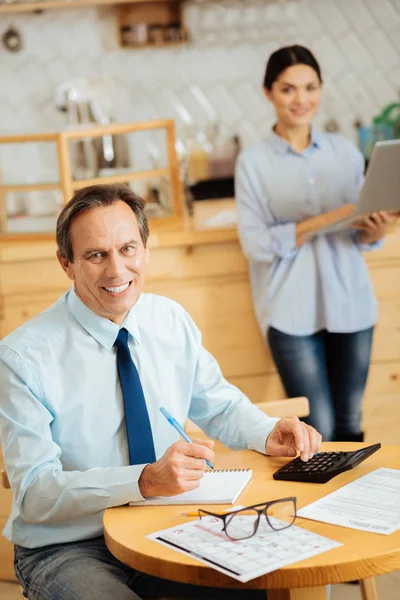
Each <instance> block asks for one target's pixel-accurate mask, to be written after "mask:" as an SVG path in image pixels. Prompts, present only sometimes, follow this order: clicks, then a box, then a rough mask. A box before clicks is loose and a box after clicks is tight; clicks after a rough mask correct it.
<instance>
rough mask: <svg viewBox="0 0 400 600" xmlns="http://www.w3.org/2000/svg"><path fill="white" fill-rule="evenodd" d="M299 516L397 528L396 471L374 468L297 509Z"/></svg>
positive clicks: (377, 529) (373, 529) (373, 528)
mask: <svg viewBox="0 0 400 600" xmlns="http://www.w3.org/2000/svg"><path fill="white" fill-rule="evenodd" d="M297 514H298V516H299V517H305V518H306V519H312V520H314V521H323V522H324V523H332V524H333V525H342V526H343V527H350V528H351V529H359V530H361V531H369V532H370V533H382V534H385V535H389V534H391V533H393V532H394V531H397V529H400V471H398V470H396V469H385V468H381V469H376V470H375V471H371V473H367V475H364V476H363V477H360V478H359V479H356V480H355V481H352V482H351V483H349V484H347V485H345V486H343V487H342V488H339V489H338V490H335V491H334V492H332V493H331V494H328V495H327V496H324V497H323V498H320V500H317V501H316V502H313V503H312V504H309V505H308V506H305V507H304V508H301V509H300V510H298V511H297Z"/></svg>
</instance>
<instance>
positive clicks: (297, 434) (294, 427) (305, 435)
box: [265, 417, 322, 461]
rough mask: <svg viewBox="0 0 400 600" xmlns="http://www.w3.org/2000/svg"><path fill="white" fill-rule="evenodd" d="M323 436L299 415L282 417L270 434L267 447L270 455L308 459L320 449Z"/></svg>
mask: <svg viewBox="0 0 400 600" xmlns="http://www.w3.org/2000/svg"><path fill="white" fill-rule="evenodd" d="M321 441H322V436H321V434H320V433H318V431H317V430H316V429H314V427H311V425H306V423H303V422H302V421H300V420H299V419H298V418H297V417H291V418H287V419H280V421H278V422H277V424H276V425H275V427H274V428H273V430H272V431H271V433H270V434H269V436H268V439H267V443H266V445H265V449H266V451H267V454H269V455H270V456H293V457H294V456H296V455H297V452H298V451H299V452H300V457H301V459H302V460H304V461H308V460H309V459H310V458H312V457H313V456H314V454H315V453H316V452H318V451H319V447H320V445H321Z"/></svg>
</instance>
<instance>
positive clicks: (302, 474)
mask: <svg viewBox="0 0 400 600" xmlns="http://www.w3.org/2000/svg"><path fill="white" fill-rule="evenodd" d="M380 447H381V445H380V444H373V445H372V446H367V447H366V448H361V449H360V450H353V451H351V452H340V451H338V452H318V454H316V455H315V456H313V457H312V458H310V460H309V461H308V462H303V461H302V460H301V458H300V457H298V458H295V459H294V460H291V461H290V462H288V463H287V464H286V465H285V466H284V467H282V468H280V469H279V470H278V471H275V473H274V479H283V480H285V481H306V482H308V483H326V482H327V481H329V480H330V479H332V477H335V476H336V475H339V473H343V471H349V470H350V469H354V467H356V466H357V465H359V464H360V462H362V461H363V460H365V459H366V458H368V456H371V454H373V453H374V452H376V451H377V450H379V448H380Z"/></svg>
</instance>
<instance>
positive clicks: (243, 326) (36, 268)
mask: <svg viewBox="0 0 400 600" xmlns="http://www.w3.org/2000/svg"><path fill="white" fill-rule="evenodd" d="M233 206H234V203H233V201H232V200H221V201H210V202H205V201H202V202H197V203H196V206H195V209H196V217H195V218H186V219H185V220H184V221H183V222H181V223H179V224H174V225H168V226H167V225H163V226H158V227H156V226H154V224H153V223H151V229H152V234H151V236H150V240H149V246H150V263H149V269H148V276H147V283H146V291H148V292H155V293H158V294H163V295H166V296H169V297H171V298H173V299H174V300H176V301H177V302H179V303H181V304H182V305H183V306H184V307H185V308H186V309H187V310H188V311H189V313H190V314H191V315H192V317H193V318H194V320H195V322H196V323H197V325H198V326H199V327H200V329H201V331H202V333H203V342H204V345H205V347H206V348H207V349H208V350H209V351H210V352H211V353H212V354H213V355H214V356H215V357H216V358H217V360H218V361H219V363H220V366H221V368H222V371H223V373H224V375H225V377H226V378H227V379H228V380H229V381H231V382H232V383H234V384H235V385H237V386H238V387H240V388H241V389H242V390H243V391H244V392H245V393H247V394H248V395H249V397H250V398H251V399H252V400H253V401H254V402H261V401H268V400H276V399H279V398H283V397H285V394H284V391H283V388H282V385H281V383H280V380H279V377H278V375H277V373H276V370H275V367H274V365H273V362H272V359H271V356H270V353H269V351H268V349H267V348H266V345H265V343H264V340H263V337H262V335H261V333H260V331H259V329H258V326H257V323H256V320H255V317H254V311H253V304H252V299H251V293H250V287H249V281H248V275H247V262H246V260H245V258H244V256H243V254H242V252H241V248H240V245H239V242H238V236H237V232H236V228H234V227H229V228H224V229H223V228H220V229H210V228H207V227H205V226H204V222H205V221H206V220H207V219H208V218H209V217H211V216H212V215H214V214H215V213H217V212H219V211H221V210H224V209H229V208H232V207H233ZM55 252H56V245H55V242H44V241H42V242H40V241H38V242H35V243H32V242H30V243H17V242H8V243H7V244H5V243H3V244H0V336H1V337H3V336H5V335H6V334H7V333H8V332H10V331H12V330H13V329H15V328H16V327H18V326H19V325H21V324H22V323H23V322H24V321H26V320H28V319H30V318H31V317H33V316H34V315H36V314H37V313H38V312H40V311H42V310H44V309H45V308H47V307H48V306H49V305H50V304H52V303H53V302H54V301H55V300H56V299H57V298H58V297H59V296H60V295H61V294H62V293H64V292H65V291H66V290H68V289H69V287H70V283H71V282H70V281H69V279H67V277H66V276H65V274H64V273H63V271H62V269H61V267H60V266H59V264H58V261H57V260H56V258H55ZM366 258H367V262H368V266H369V269H370V273H371V277H372V281H373V284H374V287H375V291H376V294H377V296H378V299H379V305H380V316H379V323H378V325H377V328H376V335H375V341H374V347H373V360H372V366H371V371H370V377H369V380H368V385H367V390H366V395H365V403H364V425H363V426H364V430H365V432H366V440H367V441H368V442H371V443H372V442H375V441H380V442H385V443H393V444H396V443H397V444H398V443H399V442H400V435H399V430H400V232H398V233H394V234H391V235H389V236H388V237H387V239H386V241H385V244H384V247H383V248H382V250H379V251H376V252H372V253H370V254H367V255H366ZM4 495H6V496H7V499H3V496H4ZM3 496H1V495H0V525H1V524H2V519H3V520H4V518H5V516H6V514H7V513H8V503H9V499H8V496H9V492H4V493H3ZM2 557H3V556H2V547H1V542H0V559H2ZM9 564H10V562H9ZM2 576H3V577H4V573H3V571H1V570H0V578H1V577H2Z"/></svg>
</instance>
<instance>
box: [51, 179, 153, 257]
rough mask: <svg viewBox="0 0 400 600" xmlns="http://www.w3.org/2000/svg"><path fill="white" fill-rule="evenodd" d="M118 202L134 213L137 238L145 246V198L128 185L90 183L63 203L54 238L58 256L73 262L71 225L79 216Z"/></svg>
mask: <svg viewBox="0 0 400 600" xmlns="http://www.w3.org/2000/svg"><path fill="white" fill-rule="evenodd" d="M119 201H122V202H125V204H127V205H128V206H129V207H130V208H131V209H132V211H133V212H134V213H135V215H136V219H137V222H138V227H139V232H140V237H141V238H142V242H143V245H144V246H145V247H146V244H147V238H148V237H149V225H148V222H147V216H146V213H145V205H146V203H145V201H144V200H143V199H142V198H140V197H139V196H137V195H136V194H135V193H134V192H132V190H131V189H130V188H129V187H128V186H127V185H123V184H117V185H91V186H88V187H85V188H82V189H81V190H78V191H77V192H76V193H75V195H74V197H73V198H71V200H70V201H69V202H68V204H66V205H65V206H64V208H63V209H62V211H61V212H60V215H59V217H58V219H57V227H56V241H57V246H58V250H59V252H60V254H61V256H62V257H63V258H67V259H68V260H69V262H74V254H73V251H72V241H71V224H72V221H73V220H74V219H75V218H76V217H77V216H78V215H80V214H81V213H82V212H84V211H88V210H92V209H93V208H98V207H100V206H112V205H113V204H116V203H117V202H119Z"/></svg>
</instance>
